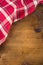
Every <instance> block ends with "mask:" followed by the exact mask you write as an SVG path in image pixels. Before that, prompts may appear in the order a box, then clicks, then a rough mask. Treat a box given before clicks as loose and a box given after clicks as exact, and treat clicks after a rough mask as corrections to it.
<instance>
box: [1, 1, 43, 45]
mask: <svg viewBox="0 0 43 65" xmlns="http://www.w3.org/2000/svg"><path fill="white" fill-rule="evenodd" d="M40 3H41V4H43V0H0V45H1V44H2V43H3V42H4V41H5V40H6V38H7V36H8V33H9V31H10V28H11V25H12V23H14V22H16V21H18V20H20V19H22V18H24V17H26V16H27V15H29V14H31V13H32V12H34V11H35V10H36V7H37V5H38V4H40Z"/></svg>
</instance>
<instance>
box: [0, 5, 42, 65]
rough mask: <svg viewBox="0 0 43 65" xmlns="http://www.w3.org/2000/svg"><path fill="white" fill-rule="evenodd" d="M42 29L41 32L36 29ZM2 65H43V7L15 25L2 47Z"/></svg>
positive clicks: (0, 48)
mask: <svg viewBox="0 0 43 65" xmlns="http://www.w3.org/2000/svg"><path fill="white" fill-rule="evenodd" d="M39 27H40V28H41V32H35V30H34V29H36V28H39ZM0 65H43V6H42V5H41V6H38V7H37V9H36V11H35V12H34V13H32V14H31V15H29V16H27V17H25V18H24V19H22V20H20V21H18V22H15V23H13V25H12V27H11V30H10V33H9V35H8V37H7V40H6V41H5V42H4V44H3V45H1V46H0Z"/></svg>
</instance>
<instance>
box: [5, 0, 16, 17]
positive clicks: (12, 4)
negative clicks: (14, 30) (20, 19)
mask: <svg viewBox="0 0 43 65" xmlns="http://www.w3.org/2000/svg"><path fill="white" fill-rule="evenodd" d="M6 1H7V2H8V4H9V5H11V6H12V7H13V8H14V16H15V18H17V10H16V9H17V6H16V5H15V4H14V3H13V2H11V1H10V0H6Z"/></svg>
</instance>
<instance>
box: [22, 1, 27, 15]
mask: <svg viewBox="0 0 43 65" xmlns="http://www.w3.org/2000/svg"><path fill="white" fill-rule="evenodd" d="M21 3H22V5H23V6H24V9H25V16H27V15H28V11H27V6H26V5H25V4H24V1H23V0H21Z"/></svg>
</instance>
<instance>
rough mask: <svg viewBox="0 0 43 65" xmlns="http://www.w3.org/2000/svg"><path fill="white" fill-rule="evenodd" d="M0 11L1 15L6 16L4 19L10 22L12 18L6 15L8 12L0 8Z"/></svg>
mask: <svg viewBox="0 0 43 65" xmlns="http://www.w3.org/2000/svg"><path fill="white" fill-rule="evenodd" d="M0 10H1V12H2V13H3V15H4V16H5V17H6V19H7V20H8V21H9V23H10V24H12V20H11V18H10V17H9V16H8V14H7V13H6V12H5V11H4V10H3V9H2V8H0Z"/></svg>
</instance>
